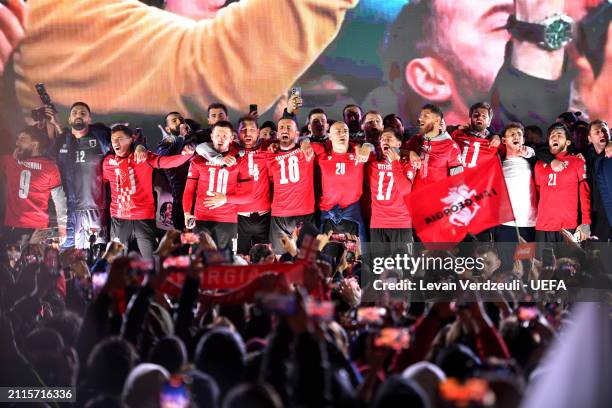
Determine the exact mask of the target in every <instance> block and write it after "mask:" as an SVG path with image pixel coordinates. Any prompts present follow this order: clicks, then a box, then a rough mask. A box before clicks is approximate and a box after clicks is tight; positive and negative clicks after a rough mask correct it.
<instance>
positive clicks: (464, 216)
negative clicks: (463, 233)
mask: <svg viewBox="0 0 612 408" xmlns="http://www.w3.org/2000/svg"><path fill="white" fill-rule="evenodd" d="M475 195H476V190H474V189H471V190H470V188H469V187H468V186H466V185H465V184H461V185H460V186H457V187H451V188H449V189H448V195H447V196H446V197H444V198H442V199H440V201H442V202H443V203H444V204H447V207H445V210H446V209H451V210H454V209H455V208H457V209H458V211H451V215H450V216H449V218H448V221H449V222H450V223H451V224H453V225H456V226H457V227H467V226H468V225H469V224H470V222H471V221H472V219H473V218H474V217H475V216H476V214H477V213H478V210H480V206H479V205H478V204H476V203H473V205H471V206H466V205H463V203H464V202H466V201H467V200H470V201H472V197H474V196H475Z"/></svg>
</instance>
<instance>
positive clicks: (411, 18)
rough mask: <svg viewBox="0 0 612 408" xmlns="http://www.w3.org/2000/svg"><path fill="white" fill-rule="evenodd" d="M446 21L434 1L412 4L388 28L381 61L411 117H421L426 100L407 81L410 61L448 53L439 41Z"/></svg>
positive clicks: (399, 100)
mask: <svg viewBox="0 0 612 408" xmlns="http://www.w3.org/2000/svg"><path fill="white" fill-rule="evenodd" d="M444 27H445V24H444V22H440V21H439V16H437V13H436V9H435V5H434V1H433V0H420V1H410V2H409V3H408V4H406V5H405V6H404V7H403V8H402V10H401V12H400V13H399V14H398V16H397V17H396V19H395V21H394V22H393V24H392V25H391V27H390V28H389V29H388V31H387V33H386V36H385V42H384V44H383V47H382V51H381V62H382V68H383V73H384V76H385V78H386V82H387V83H388V84H389V87H390V88H391V90H392V91H393V92H394V93H395V94H396V95H398V104H399V105H400V107H401V109H402V111H401V112H400V113H403V114H406V115H408V117H409V118H412V117H413V116H417V115H418V111H415V109H417V108H418V106H420V105H421V104H422V103H423V102H425V101H426V100H424V98H423V97H421V96H420V95H418V94H417V93H416V92H414V90H413V89H412V87H411V86H410V85H409V84H408V83H407V82H406V79H405V78H406V77H405V69H406V65H407V64H408V62H410V61H412V60H414V59H416V58H421V57H423V56H426V55H441V54H447V52H446V50H441V49H440V48H441V46H440V44H438V41H437V39H438V38H439V34H438V33H439V32H440V30H444Z"/></svg>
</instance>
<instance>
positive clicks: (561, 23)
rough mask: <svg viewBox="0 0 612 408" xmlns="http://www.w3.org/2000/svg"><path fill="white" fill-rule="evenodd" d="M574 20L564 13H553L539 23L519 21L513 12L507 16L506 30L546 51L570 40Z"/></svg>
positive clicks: (558, 47)
mask: <svg viewBox="0 0 612 408" xmlns="http://www.w3.org/2000/svg"><path fill="white" fill-rule="evenodd" d="M573 24H574V20H573V19H572V18H571V17H570V16H567V15H565V14H555V15H553V16H550V17H548V18H546V19H545V20H544V21H542V22H540V23H527V22H525V21H519V20H517V19H516V16H515V15H514V14H512V15H510V17H509V18H508V25H507V28H508V31H510V34H512V37H514V38H516V39H517V40H519V41H527V42H530V43H534V44H537V45H538V46H539V47H541V48H543V49H545V50H547V51H555V50H559V49H561V48H563V47H565V46H566V45H567V44H569V43H570V41H572V27H573Z"/></svg>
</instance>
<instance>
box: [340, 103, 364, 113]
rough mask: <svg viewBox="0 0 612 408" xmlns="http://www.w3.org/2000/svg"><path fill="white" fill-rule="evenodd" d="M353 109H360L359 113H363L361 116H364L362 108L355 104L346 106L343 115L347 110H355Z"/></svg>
mask: <svg viewBox="0 0 612 408" xmlns="http://www.w3.org/2000/svg"><path fill="white" fill-rule="evenodd" d="M353 107H355V108H357V109H359V112H360V113H361V115H363V109H362V108H361V106H359V105H357V104H355V103H349V104H348V105H346V106H345V107H344V109H342V115H344V112H346V110H347V109H348V108H353Z"/></svg>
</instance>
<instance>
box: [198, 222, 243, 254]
mask: <svg viewBox="0 0 612 408" xmlns="http://www.w3.org/2000/svg"><path fill="white" fill-rule="evenodd" d="M193 232H195V233H196V234H199V233H201V232H206V233H207V234H210V236H211V237H212V239H213V241H215V244H217V248H219V249H226V248H228V247H229V248H230V249H231V250H232V251H235V250H236V241H235V240H236V235H238V224H236V223H234V222H219V221H196V225H195V228H194V229H193Z"/></svg>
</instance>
